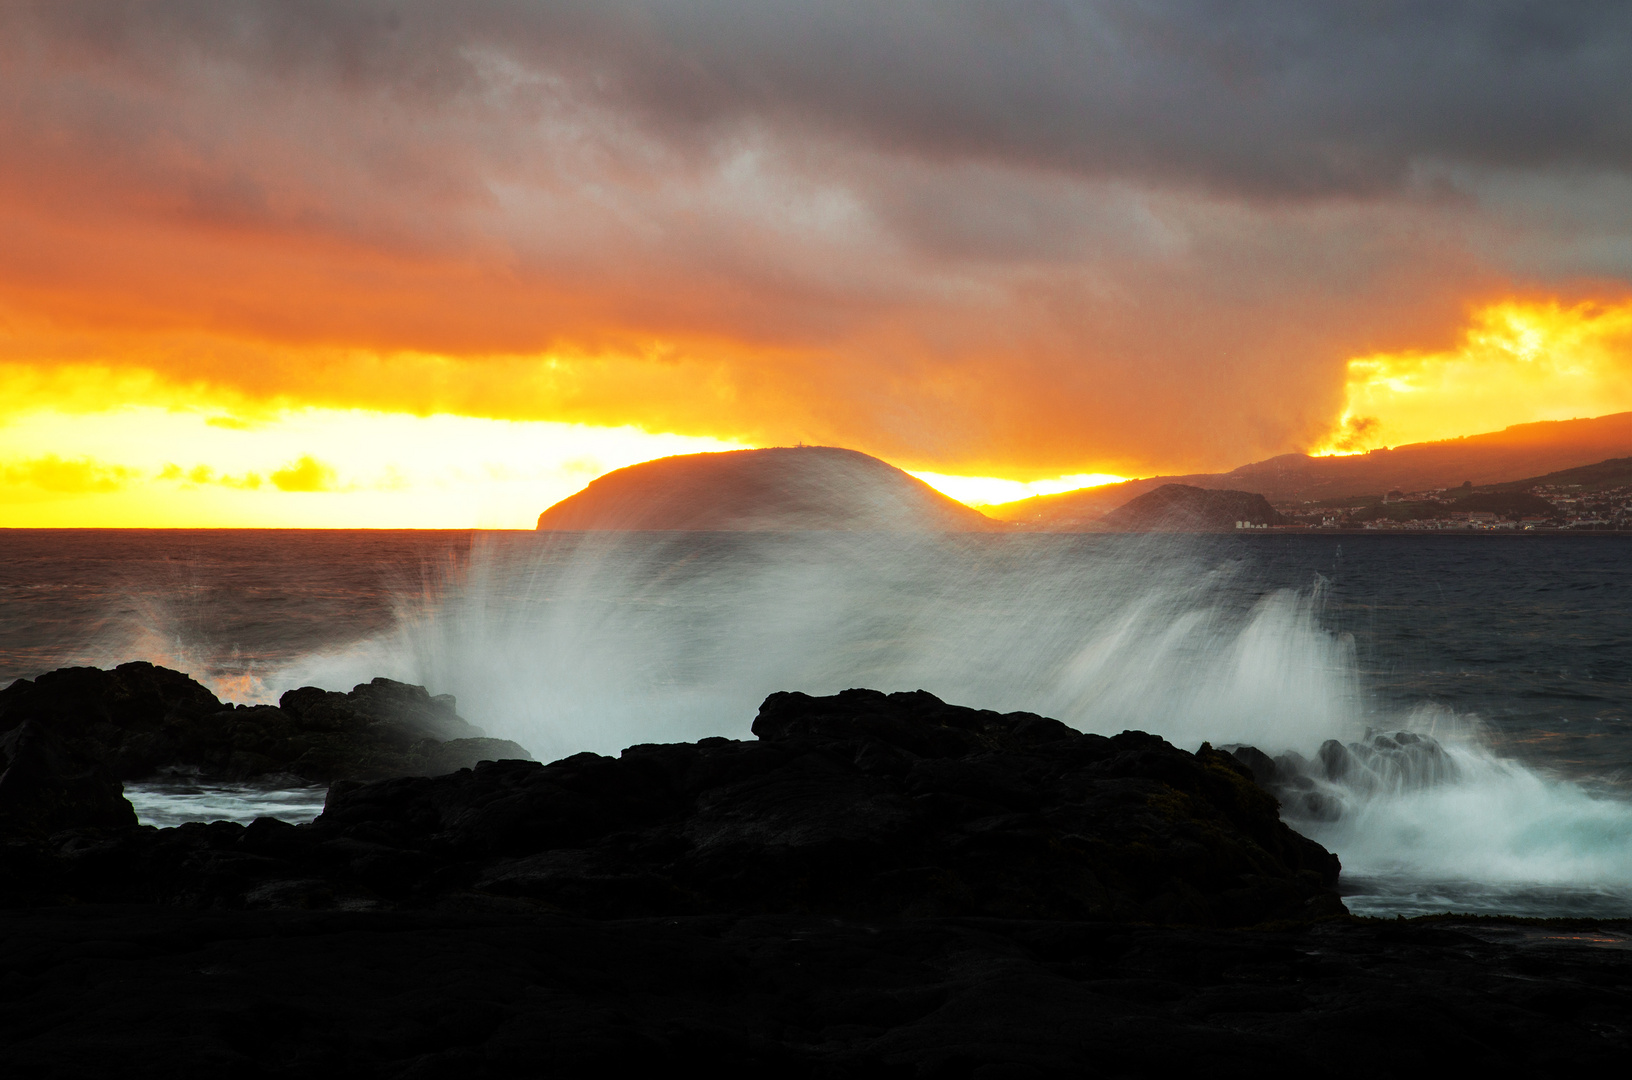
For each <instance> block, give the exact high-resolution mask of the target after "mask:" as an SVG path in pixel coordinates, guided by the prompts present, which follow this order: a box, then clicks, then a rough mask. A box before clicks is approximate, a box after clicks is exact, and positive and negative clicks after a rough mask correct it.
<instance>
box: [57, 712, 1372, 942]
mask: <svg viewBox="0 0 1632 1080" xmlns="http://www.w3.org/2000/svg"><path fill="white" fill-rule="evenodd" d="M754 732H755V734H756V736H757V739H756V740H754V741H741V742H739V741H732V740H728V739H718V738H715V739H704V740H702V741H701V742H697V743H677V744H669V745H645V746H634V747H630V748H629V749H627V750H625V751H624V752H623V753H622V755H621V756H620V757H617V758H610V757H602V756H599V755H596V754H577V755H574V756H573V757H569V758H566V759H563V760H561V761H557V762H554V763H552V764H549V765H540V764H537V763H535V762H526V761H497V762H488V763H484V764H482V765H479V766H477V767H476V768H475V769H471V770H460V771H459V772H456V773H452V774H449V775H446V776H441V777H435V778H427V777H404V778H399V779H392V780H382V781H378V782H373V783H362V782H356V781H340V782H336V783H335V784H333V785H332V786H331V787H330V790H329V797H328V802H327V805H326V807H325V809H324V812H323V814H322V815H321V816H320V817H319V818H318V819H317V821H316V822H314V823H312V824H311V825H309V826H300V827H293V826H281V825H273V824H271V823H260V822H258V823H256V824H255V825H252V826H250V827H248V828H242V827H239V826H235V825H230V824H225V823H215V824H212V825H209V826H203V825H199V826H183V827H181V828H179V829H172V830H164V831H162V832H158V831H149V832H145V833H144V834H143V835H141V836H139V837H134V838H133V839H132V840H131V841H130V842H129V843H128V844H126V845H125V846H124V848H122V849H119V850H115V849H108V850H106V851H91V852H82V853H80V854H79V855H77V856H76V862H75V865H76V867H78V870H77V872H78V873H79V875H80V876H79V878H78V879H77V880H79V881H80V882H81V883H82V884H81V885H80V886H75V888H79V889H82V890H85V889H89V890H91V891H92V893H94V895H95V897H96V898H97V899H100V900H103V901H108V900H117V899H125V900H161V901H166V902H185V903H208V904H212V905H224V906H234V907H236V906H257V905H262V904H268V903H277V904H295V905H307V904H309V905H315V906H322V905H324V904H335V903H348V904H370V903H372V904H382V903H383V904H389V905H403V904H408V905H421V904H426V903H441V902H446V901H449V900H451V899H452V898H458V897H462V898H465V899H464V900H463V901H461V902H478V901H479V902H482V903H492V902H497V901H499V900H503V901H505V902H521V903H525V904H528V905H531V906H535V907H538V908H542V909H544V910H553V911H560V912H571V913H575V914H580V915H588V916H592V917H597V918H606V917H617V916H630V915H656V914H695V913H704V912H818V913H827V914H833V915H842V916H848V917H856V918H877V917H893V916H944V915H971V916H974V915H978V916H987V917H1005V918H1029V919H1132V920H1138V921H1148V922H1165V923H1188V924H1198V925H1249V924H1256V923H1260V922H1263V921H1265V920H1272V919H1308V918H1313V917H1320V916H1325V915H1330V914H1341V913H1342V911H1343V907H1342V904H1341V902H1340V901H1339V900H1338V899H1337V896H1336V894H1335V892H1334V891H1333V887H1334V885H1335V883H1336V878H1337V872H1338V863H1337V859H1336V857H1335V856H1333V855H1332V854H1331V853H1330V852H1328V851H1326V850H1325V849H1324V848H1321V847H1320V846H1319V845H1318V844H1315V843H1314V842H1313V841H1310V840H1307V839H1305V838H1304V837H1301V836H1299V835H1298V834H1296V833H1294V832H1293V831H1292V830H1290V829H1288V828H1287V827H1286V826H1285V825H1284V824H1282V823H1281V822H1280V820H1279V818H1278V817H1277V815H1276V810H1275V803H1274V800H1273V799H1272V798H1271V797H1270V796H1269V795H1268V794H1266V793H1265V792H1264V791H1263V790H1262V789H1261V788H1259V787H1258V786H1257V785H1256V784H1254V783H1253V782H1252V780H1251V778H1250V776H1249V775H1248V774H1247V772H1246V771H1245V770H1244V769H1242V768H1241V767H1240V766H1239V765H1237V764H1236V763H1235V761H1234V760H1233V759H1232V758H1230V757H1229V756H1228V755H1225V754H1223V753H1220V752H1218V751H1215V750H1213V749H1212V748H1210V747H1207V746H1203V747H1202V748H1201V750H1200V751H1199V752H1198V753H1197V754H1189V753H1186V752H1184V751H1182V750H1179V749H1177V748H1175V747H1173V746H1171V745H1169V744H1167V743H1166V742H1164V741H1162V740H1161V739H1159V738H1157V737H1155V736H1153V735H1146V734H1143V733H1140V732H1125V733H1123V734H1121V735H1118V736H1115V737H1114V738H1105V737H1102V736H1098V735H1084V734H1082V733H1080V732H1077V731H1075V730H1073V729H1071V728H1069V727H1066V726H1065V725H1064V724H1061V723H1059V722H1058V721H1054V720H1049V719H1045V718H1043V717H1039V716H1034V715H1031V714H1028V713H1010V714H998V713H994V712H988V711H981V710H975V709H966V708H961V707H958V706H953V705H947V704H945V703H944V702H942V701H940V700H939V699H937V698H935V697H934V696H932V695H930V694H927V693H923V692H921V691H920V692H917V693H911V694H891V695H884V694H881V693H877V692H875V691H867V690H852V691H847V692H845V693H843V694H839V695H836V696H833V697H826V698H813V697H807V696H805V695H803V694H773V695H772V696H771V697H770V698H768V699H767V700H766V702H765V704H764V706H763V707H762V708H761V710H760V713H759V717H758V719H757V720H756V721H755V723H754ZM133 853H134V854H133ZM97 865H102V866H104V867H105V869H104V870H102V871H97V870H96V869H95V867H96V866H97ZM133 865H134V866H136V867H138V868H139V869H132V866H133ZM121 889H123V890H125V891H124V892H120V891H119V890H121ZM87 898H89V897H87Z"/></svg>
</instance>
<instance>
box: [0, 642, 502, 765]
mask: <svg viewBox="0 0 1632 1080" xmlns="http://www.w3.org/2000/svg"><path fill="white" fill-rule="evenodd" d="M28 721H33V722H35V723H38V724H40V725H42V726H43V727H45V728H47V729H49V730H50V731H51V732H52V733H53V734H54V735H55V736H57V737H58V738H60V739H61V740H62V741H63V742H64V743H66V744H67V745H68V746H69V747H72V748H73V749H74V750H75V751H76V752H77V753H80V754H83V755H85V756H86V757H89V758H91V759H94V760H95V761H98V762H100V763H101V764H102V765H104V766H105V767H106V768H107V769H108V770H109V771H110V772H111V773H112V775H113V776H114V777H116V778H118V779H120V780H138V779H143V778H145V777H150V776H153V775H155V774H157V773H160V772H162V771H166V770H169V771H178V770H179V771H192V772H197V773H199V774H201V775H203V776H206V777H208V778H211V779H216V780H226V781H245V780H256V779H260V778H265V777H279V776H283V777H294V778H299V779H301V780H306V781H316V782H327V781H330V780H335V779H338V778H342V777H351V778H364V779H366V778H377V777H386V776H404V775H411V774H416V773H422V774H426V775H436V774H439V773H445V772H452V771H454V770H456V769H460V768H465V767H467V766H470V765H474V764H475V763H476V762H478V761H482V760H492V759H499V758H528V757H530V756H531V755H529V754H528V753H527V751H526V750H525V749H523V748H522V747H520V746H518V745H517V744H515V743H513V742H510V741H508V740H504V739H488V738H484V737H482V733H481V732H480V731H479V730H478V729H477V728H475V727H473V726H472V725H470V724H469V723H467V722H466V721H465V720H464V719H463V718H461V717H460V716H459V714H458V713H457V712H456V711H455V702H454V700H453V698H451V697H448V696H445V695H443V696H438V697H432V696H431V695H430V694H428V693H427V692H426V691H425V689H424V687H419V686H409V685H407V684H405V683H399V682H393V681H392V680H390V679H375V680H374V681H373V682H371V683H365V684H363V685H360V686H358V687H356V688H355V689H353V690H352V691H351V692H350V693H348V694H340V693H334V692H331V691H326V690H319V689H317V688H316V687H303V688H301V689H299V690H291V691H289V692H288V693H287V694H284V695H283V698H282V700H281V701H280V703H279V706H278V707H276V708H274V707H273V706H270V705H253V706H246V705H228V704H225V703H223V702H221V701H220V700H218V699H217V698H216V696H215V695H214V694H212V693H210V691H209V690H207V689H205V688H204V687H203V686H201V685H199V684H198V683H197V682H195V681H194V680H193V679H191V678H189V677H187V676H186V675H184V674H182V673H181V672H179V671H171V670H169V669H168V668H162V667H156V666H155V665H153V664H149V663H145V662H134V663H129V664H121V665H119V666H118V667H117V668H115V669H114V670H112V671H103V670H101V669H99V668H90V667H83V668H63V669H60V670H58V671H53V672H48V673H47V674H45V675H41V676H40V677H39V678H38V679H34V680H29V679H19V680H17V681H16V682H14V683H12V684H11V685H10V686H8V687H7V688H6V689H4V690H0V732H5V731H9V730H12V729H14V728H16V727H18V726H19V725H21V724H23V723H25V722H28Z"/></svg>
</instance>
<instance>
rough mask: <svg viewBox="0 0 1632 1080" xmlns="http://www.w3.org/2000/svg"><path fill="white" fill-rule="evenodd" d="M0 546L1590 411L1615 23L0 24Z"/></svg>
mask: <svg viewBox="0 0 1632 1080" xmlns="http://www.w3.org/2000/svg"><path fill="white" fill-rule="evenodd" d="M0 146H3V147H4V151H3V152H0V524H11V525H90V524H116V525H199V526H204V525H278V524H284V525H324V526H370V525H402V526H436V525H442V526H446V527H456V528H459V527H470V526H482V527H488V526H491V527H527V526H529V525H530V524H531V522H532V521H533V519H534V518H536V516H537V514H538V512H539V510H541V509H543V507H544V506H547V505H548V504H549V503H551V502H554V501H555V500H556V499H559V498H561V497H564V496H565V495H567V494H570V493H571V492H572V491H573V490H576V489H577V488H578V487H581V486H582V485H583V484H584V483H586V482H587V481H588V480H589V479H591V478H593V476H594V475H597V474H598V473H599V472H602V471H605V470H607V469H611V468H617V467H621V466H623V465H627V464H631V463H633V462H636V461H641V460H645V459H648V458H652V457H658V456H663V455H666V454H672V453H687V452H698V451H706V450H721V449H735V448H741V447H750V446H770V445H791V444H794V443H796V442H801V441H802V442H806V443H819V444H828V445H840V446H848V447H853V448H855V449H859V450H863V451H866V452H868V453H872V454H876V455H878V456H880V457H883V458H885V459H886V460H888V461H891V462H892V463H894V464H897V465H900V466H901V467H903V468H906V469H909V470H912V471H914V472H915V473H917V474H919V475H922V476H924V477H925V478H926V479H929V480H930V481H931V482H933V483H936V484H937V485H938V486H941V487H942V488H943V490H947V491H948V492H949V493H951V494H953V495H955V496H956V497H960V498H966V499H969V500H971V501H976V502H980V501H997V500H999V499H1003V498H1015V497H1021V496H1024V495H1027V494H1032V493H1036V492H1039V491H1046V490H1060V489H1062V488H1066V487H1070V486H1074V485H1078V484H1080V483H1086V482H1093V481H1094V480H1096V479H1104V478H1108V477H1117V476H1140V475H1152V474H1157V473H1186V472H1197V471H1205V470H1214V469H1220V470H1222V469H1229V468H1233V467H1235V466H1237V465H1240V464H1243V463H1246V462H1248V461H1253V460H1258V459H1261V458H1263V457H1267V456H1270V455H1272V454H1278V453H1286V452H1294V451H1303V452H1324V453H1333V452H1353V451H1357V450H1365V449H1369V448H1371V447H1374V446H1379V445H1398V444H1401V443H1404V442H1412V441H1419V440H1422V439H1431V438H1444V437H1452V436H1455V435H1459V434H1469V433H1473V432H1477V431H1485V430H1494V429H1499V428H1501V427H1504V426H1506V425H1508V424H1513V423H1522V422H1528V421H1532V420H1541V419H1560V418H1566V417H1570V416H1586V415H1602V414H1604V413H1609V412H1617V411H1624V410H1628V409H1632V5H1627V4H1625V3H1620V2H1616V3H1602V4H1595V3H1572V4H1557V3H1516V2H1502V0H1481V2H1468V3H1461V2H1456V0H1434V2H1422V3H1407V2H1388V0H1369V2H1363V3H1362V2H1344V0H1331V2H1325V3H1319V4H1310V3H1306V2H1297V3H1291V2H1287V3H1280V2H1251V0H1231V2H1222V0H1221V2H1207V0H1188V2H1185V3H1176V2H1175V3H1168V2H1074V3H1067V2H1048V0H984V2H969V3H960V2H955V0H934V2H899V0H894V2H892V0H874V2H868V3H861V2H849V0H843V2H837V0H804V2H800V3H790V2H783V0H751V2H750V0H688V2H686V3H675V2H665V0H594V2H582V3H579V2H561V3H549V2H537V0H534V2H526V0H462V2H460V3H457V4H454V3H446V2H441V3H429V2H423V0H396V2H392V0H323V2H319V0H125V2H111V0H104V2H85V0H39V2H29V0H10V2H8V3H5V4H3V5H0Z"/></svg>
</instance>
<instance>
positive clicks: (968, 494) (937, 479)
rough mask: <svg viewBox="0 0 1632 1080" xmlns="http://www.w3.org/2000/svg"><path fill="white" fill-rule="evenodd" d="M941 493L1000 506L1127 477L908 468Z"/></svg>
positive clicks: (976, 503)
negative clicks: (1028, 476) (1037, 476)
mask: <svg viewBox="0 0 1632 1080" xmlns="http://www.w3.org/2000/svg"><path fill="white" fill-rule="evenodd" d="M908 471H909V472H910V473H911V475H913V476H916V477H917V478H918V479H920V480H922V481H923V482H924V483H926V484H928V485H929V486H930V487H932V488H934V489H935V490H936V491H939V492H940V493H941V494H942V495H947V496H950V497H951V498H954V499H956V500H958V501H959V502H961V503H964V504H966V505H969V506H973V507H977V508H978V507H982V506H1001V505H1003V504H1004V503H1011V502H1019V501H1020V500H1021V499H1030V498H1034V497H1036V496H1038V495H1060V494H1063V493H1064V492H1067V491H1078V490H1081V489H1082V488H1091V487H1102V486H1104V485H1105V484H1120V483H1122V482H1123V481H1124V480H1126V479H1127V477H1125V476H1116V475H1114V474H1112V473H1073V474H1072V475H1070V476H1056V477H1053V478H1052V479H1048V480H1029V481H1028V480H1005V479H1003V478H1001V477H997V476H954V475H950V474H947V473H935V472H919V471H913V470H908Z"/></svg>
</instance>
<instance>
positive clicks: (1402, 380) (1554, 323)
mask: <svg viewBox="0 0 1632 1080" xmlns="http://www.w3.org/2000/svg"><path fill="white" fill-rule="evenodd" d="M1348 376H1349V377H1348V385H1347V389H1346V400H1345V404H1344V409H1343V415H1342V418H1341V420H1340V422H1339V425H1338V428H1337V430H1336V432H1335V433H1334V434H1333V435H1332V436H1331V438H1330V439H1329V440H1327V441H1326V442H1325V443H1324V444H1322V445H1321V446H1320V447H1319V448H1318V449H1317V450H1316V451H1314V452H1315V453H1317V454H1344V453H1351V454H1352V453H1363V452H1365V451H1367V450H1371V449H1374V448H1376V447H1380V446H1398V445H1401V444H1403V443H1416V442H1430V441H1433V440H1437V439H1451V438H1456V437H1457V436H1459V435H1473V434H1478V433H1480V432H1485V431H1498V430H1500V429H1502V428H1504V427H1507V426H1509V425H1512V424H1524V423H1530V422H1532V421H1536V420H1568V419H1572V418H1576V417H1590V416H1602V415H1605V414H1607V413H1615V412H1625V411H1628V410H1632V302H1624V303H1621V304H1618V305H1616V304H1595V303H1584V304H1574V305H1565V304H1563V303H1560V302H1559V301H1556V300H1555V301H1505V302H1502V303H1498V304H1492V305H1490V306H1488V307H1484V308H1481V309H1479V310H1478V311H1477V312H1476V313H1475V314H1474V316H1473V318H1472V320H1471V324H1470V326H1469V327H1468V329H1467V331H1466V333H1465V334H1464V335H1463V337H1462V340H1461V342H1460V343H1459V344H1458V346H1457V347H1456V348H1455V349H1453V350H1450V351H1447V352H1424V353H1417V352H1405V353H1392V354H1390V353H1381V354H1376V355H1372V356H1363V357H1357V358H1355V359H1353V360H1350V361H1349V364H1348Z"/></svg>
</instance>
